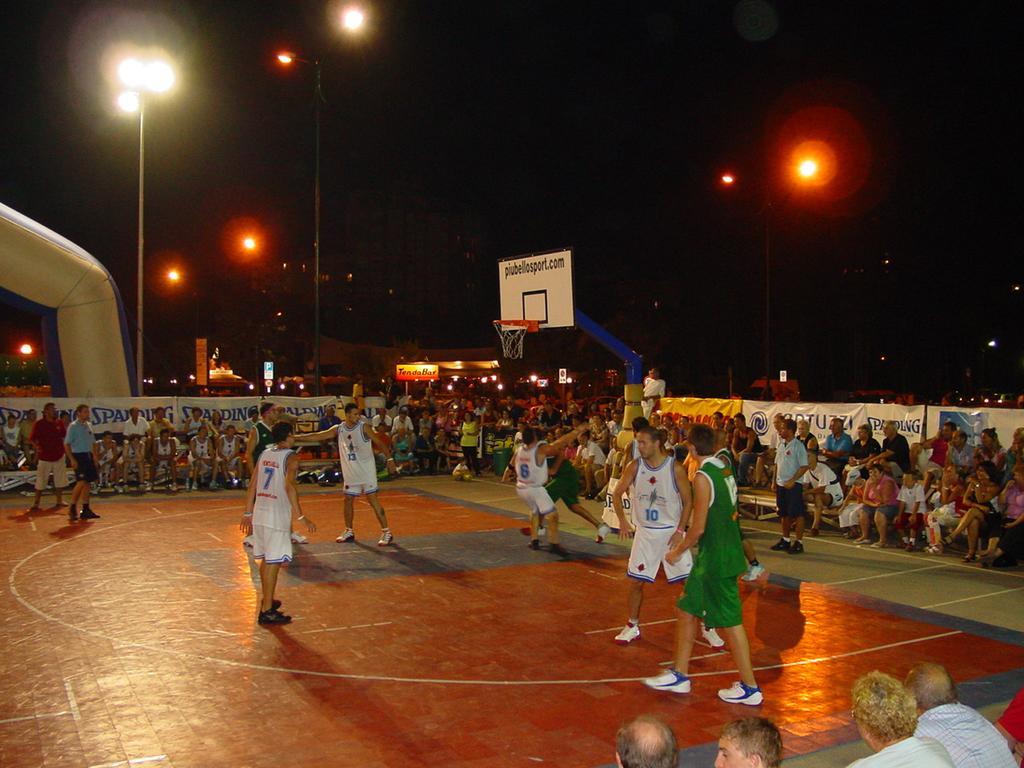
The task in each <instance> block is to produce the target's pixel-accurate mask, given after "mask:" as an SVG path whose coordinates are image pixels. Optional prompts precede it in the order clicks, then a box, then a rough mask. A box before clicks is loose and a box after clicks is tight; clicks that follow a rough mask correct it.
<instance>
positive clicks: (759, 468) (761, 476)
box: [750, 413, 786, 487]
mask: <svg viewBox="0 0 1024 768" xmlns="http://www.w3.org/2000/svg"><path fill="white" fill-rule="evenodd" d="M785 420H786V417H785V416H783V415H782V414H781V413H776V414H775V416H774V417H773V418H772V429H771V430H770V431H769V437H768V440H769V441H770V445H769V447H768V449H767V450H765V451H762V452H761V453H759V454H758V455H757V462H756V463H755V464H754V477H753V478H752V479H750V484H751V485H752V486H759V485H767V486H769V487H770V486H771V485H772V475H774V473H775V450H776V447H777V446H778V441H779V429H780V426H781V425H782V423H783V422H784V421H785Z"/></svg>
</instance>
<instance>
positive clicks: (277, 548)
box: [238, 421, 316, 624]
mask: <svg viewBox="0 0 1024 768" xmlns="http://www.w3.org/2000/svg"><path fill="white" fill-rule="evenodd" d="M271 437H272V440H273V442H274V444H273V445H268V446H267V447H266V448H265V449H264V450H263V451H261V452H260V456H259V459H257V461H256V467H255V469H254V472H253V476H252V481H251V482H250V483H249V495H248V500H247V501H246V504H245V514H244V515H243V516H242V522H241V523H240V524H239V526H238V527H239V528H241V529H242V531H243V532H244V533H245V535H246V536H249V535H252V537H253V547H252V549H253V557H254V558H255V559H256V560H258V561H259V563H260V588H261V590H262V600H261V602H260V613H259V618H258V621H259V623H260V624H287V623H289V622H290V621H291V620H292V617H291V616H286V615H285V614H283V613H281V612H280V611H279V610H278V609H279V608H280V607H281V601H280V600H275V599H274V590H275V589H276V587H277V575H278V572H279V571H280V570H281V566H282V565H287V564H288V563H290V562H291V561H292V538H291V532H292V512H296V513H298V516H299V520H300V521H301V522H304V523H305V524H306V527H307V528H308V529H309V530H310V531H315V530H316V525H315V524H314V523H313V521H312V520H310V519H309V518H308V517H306V516H305V515H304V514H302V507H301V506H299V493H298V490H297V489H296V487H295V474H296V472H297V471H298V468H299V457H298V456H297V455H296V453H295V452H294V451H293V450H292V446H293V445H294V444H295V436H294V435H293V434H292V425H291V424H288V423H287V422H284V421H280V422H278V423H277V424H275V425H274V426H273V428H272V429H271Z"/></svg>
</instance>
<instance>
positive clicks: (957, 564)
mask: <svg viewBox="0 0 1024 768" xmlns="http://www.w3.org/2000/svg"><path fill="white" fill-rule="evenodd" d="M743 530H745V531H753V532H755V533H763V534H765V535H767V536H769V537H770V538H775V536H776V535H778V534H775V533H772V532H771V531H765V530H763V529H761V528H753V527H751V526H743ZM808 541H809V542H814V543H815V544H830V545H831V546H833V547H843V548H844V549H855V550H858V551H868V552H871V553H872V554H879V555H885V556H886V557H899V558H904V559H907V560H914V561H916V562H918V563H920V562H922V561H923V558H922V557H920V556H916V555H912V554H910V553H909V552H894V551H892V550H893V549H895V547H886V548H885V549H868V550H865V549H864V547H862V546H857V545H856V544H844V543H843V542H841V541H832V540H831V539H827V538H825V537H820V538H817V539H809V540H808ZM944 565H945V567H947V568H963V569H965V570H968V571H970V572H971V573H986V574H991V575H993V576H1009V577H1010V578H1014V579H1024V573H1015V572H1013V571H1007V570H1005V569H995V568H988V569H986V570H984V571H983V570H982V569H981V568H979V567H978V566H976V565H968V564H967V563H962V562H958V561H955V560H948V561H945V562H944Z"/></svg>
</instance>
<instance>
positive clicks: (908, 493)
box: [896, 472, 927, 552]
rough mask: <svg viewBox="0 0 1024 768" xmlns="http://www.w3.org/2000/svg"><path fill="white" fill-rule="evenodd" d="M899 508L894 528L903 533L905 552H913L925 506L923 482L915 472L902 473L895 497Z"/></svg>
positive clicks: (920, 528)
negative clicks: (901, 480)
mask: <svg viewBox="0 0 1024 768" xmlns="http://www.w3.org/2000/svg"><path fill="white" fill-rule="evenodd" d="M896 498H897V503H898V504H899V508H900V515H899V518H897V520H896V530H898V531H900V532H901V533H902V534H903V546H904V548H905V549H906V550H907V552H913V551H914V549H915V548H916V546H917V537H918V536H919V535H920V533H921V531H922V529H923V528H924V518H925V514H926V513H927V506H926V505H925V501H924V484H923V483H922V482H921V476H920V475H918V474H917V472H907V473H906V474H905V475H903V485H902V486H901V487H900V492H899V495H898V496H897V497H896Z"/></svg>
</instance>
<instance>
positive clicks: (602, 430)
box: [590, 413, 611, 454]
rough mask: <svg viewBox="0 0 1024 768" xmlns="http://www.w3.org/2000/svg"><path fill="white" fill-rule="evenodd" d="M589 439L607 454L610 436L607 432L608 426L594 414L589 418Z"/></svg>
mask: <svg viewBox="0 0 1024 768" xmlns="http://www.w3.org/2000/svg"><path fill="white" fill-rule="evenodd" d="M590 439H591V440H593V441H594V442H595V443H597V444H598V446H600V448H601V450H602V451H604V452H605V453H606V454H607V453H608V449H609V447H610V442H611V434H609V432H608V426H607V425H606V424H605V423H604V419H602V418H601V417H600V415H598V414H596V413H595V414H594V415H593V416H591V417H590Z"/></svg>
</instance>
